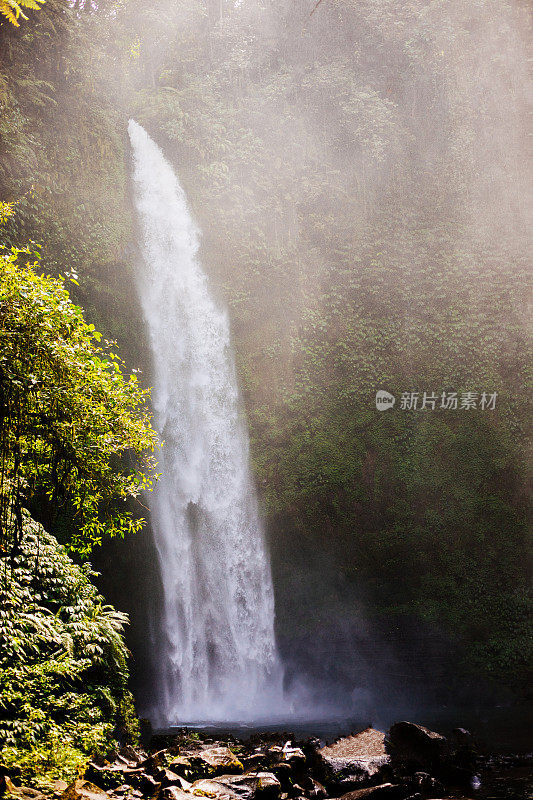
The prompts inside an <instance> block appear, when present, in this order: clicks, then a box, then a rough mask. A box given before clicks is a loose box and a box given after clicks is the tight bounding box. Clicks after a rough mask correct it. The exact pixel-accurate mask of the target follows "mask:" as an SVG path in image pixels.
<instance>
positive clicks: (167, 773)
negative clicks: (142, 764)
mask: <svg viewBox="0 0 533 800" xmlns="http://www.w3.org/2000/svg"><path fill="white" fill-rule="evenodd" d="M154 778H155V780H156V781H158V782H159V783H160V784H161V787H162V788H163V789H166V787H167V786H178V787H179V788H180V789H184V788H185V787H184V786H182V782H183V783H185V784H187V783H188V781H186V780H184V778H182V777H181V776H180V775H178V774H177V773H176V772H173V771H172V770H171V769H168V767H164V768H163V769H159V770H157V772H156V773H155V775H154ZM189 785H190V784H189Z"/></svg>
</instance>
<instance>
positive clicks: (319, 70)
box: [0, 0, 533, 724]
mask: <svg viewBox="0 0 533 800" xmlns="http://www.w3.org/2000/svg"><path fill="white" fill-rule="evenodd" d="M44 13H45V12H44V10H43V14H44ZM68 14H69V15H70V17H69V19H71V18H73V19H74V20H75V21H76V22H75V25H74V27H73V29H72V30H73V31H74V32H73V33H71V34H70V35H69V36H66V37H65V40H64V42H62V44H61V47H60V48H59V51H60V54H59V59H60V61H61V59H63V60H64V61H65V62H69V63H70V61H72V64H71V66H70V67H69V69H70V72H68V74H67V72H66V71H65V72H64V75H65V76H66V77H64V84H65V86H67V89H65V88H64V87H63V88H61V86H62V84H61V81H60V80H59V79H58V78H57V74H56V72H55V71H54V70H56V69H60V68H59V67H57V66H56V65H55V62H54V64H53V65H52V63H51V62H50V64H48V65H46V63H45V61H44V60H43V66H42V73H41V78H42V80H44V81H50V82H52V83H54V82H56V83H57V85H58V89H57V91H56V93H55V94H54V98H55V102H56V105H55V106H54V107H50V108H48V107H47V106H46V105H44V106H43V108H44V110H42V109H41V110H39V112H38V113H39V114H41V115H42V116H43V119H45V123H44V124H46V125H47V126H48V136H49V139H48V140H47V141H44V140H43V141H44V144H43V145H42V148H41V150H40V151H39V153H38V156H36V163H38V165H39V167H38V169H37V168H35V169H34V168H33V167H32V170H33V171H34V172H37V173H39V174H40V175H41V178H42V176H43V175H46V174H48V172H49V170H50V164H51V165H52V168H56V167H57V168H58V169H60V172H61V175H62V179H61V181H58V183H57V186H56V187H55V189H53V190H52V189H50V190H49V202H50V204H51V208H52V209H53V212H51V213H52V216H53V218H54V220H55V219H56V217H57V218H60V217H61V214H62V213H63V214H64V216H65V218H66V220H67V221H66V222H62V223H61V225H59V224H57V230H58V232H57V239H58V241H59V242H60V245H58V248H59V249H61V248H64V251H65V252H70V249H69V246H67V245H68V243H69V242H70V240H71V239H74V238H75V236H76V237H79V236H81V237H85V238H83V244H84V247H85V249H84V250H83V252H84V255H83V258H84V259H85V261H84V262H83V263H84V264H85V267H83V264H82V267H83V269H82V270H81V271H80V274H81V275H82V279H81V280H80V289H79V299H80V302H83V303H84V304H85V305H86V306H87V307H88V308H89V309H92V313H93V318H94V319H95V320H97V321H99V322H101V327H102V328H103V329H104V331H105V333H106V334H108V333H109V336H110V337H111V338H113V339H116V340H117V341H118V343H119V345H120V347H121V352H122V353H123V354H125V356H126V359H127V363H128V366H129V367H133V366H140V367H142V370H143V374H142V377H141V380H142V381H143V382H144V383H145V384H146V385H147V386H154V384H155V382H156V380H157V376H156V374H155V371H154V368H153V362H152V359H151V355H150V344H149V336H148V334H147V331H146V326H145V323H143V322H142V321H141V319H142V313H141V305H142V303H141V302H140V301H139V299H138V298H137V296H136V293H135V288H134V287H135V282H136V279H137V276H138V274H139V272H138V271H139V268H140V267H139V265H140V263H141V261H142V241H141V237H140V235H139V230H138V220H137V218H136V215H135V210H134V202H133V194H134V186H133V184H132V179H131V170H132V154H131V149H130V145H129V141H128V139H127V133H126V126H127V120H128V119H129V118H130V117H134V118H135V120H137V121H138V122H139V124H141V125H142V126H143V127H144V128H145V129H146V131H147V132H148V133H149V135H150V137H151V138H152V139H153V141H154V142H155V143H156V144H157V145H158V146H159V147H160V148H161V150H162V152H163V153H164V156H165V158H166V159H167V161H168V162H169V164H170V165H171V166H172V169H173V170H174V172H175V175H176V176H177V179H178V180H179V182H180V184H181V185H182V186H183V189H184V192H185V195H186V198H187V203H188V205H189V207H190V210H191V215H192V217H193V218H194V220H195V222H196V224H197V225H198V230H199V250H198V260H199V263H201V265H202V269H203V270H204V271H205V273H206V276H207V280H208V283H209V291H210V292H211V294H212V297H213V298H214V301H216V303H219V304H220V306H222V307H226V308H227V309H228V319H229V332H230V335H231V348H232V352H234V358H235V368H236V381H237V384H238V391H239V394H240V397H241V399H242V409H243V411H242V414H243V424H244V425H245V427H246V429H247V430H248V432H249V437H250V468H251V474H252V479H253V484H254V486H255V487H256V490H257V495H258V504H259V512H260V517H261V520H262V523H261V524H262V525H263V524H264V527H265V532H266V550H265V552H266V553H267V554H268V557H269V558H270V561H271V572H272V580H273V593H274V606H275V620H274V625H275V635H276V642H277V645H276V646H277V648H278V650H279V655H280V659H281V662H282V665H283V672H284V690H285V691H286V693H287V697H292V698H293V700H292V701H290V702H288V705H287V708H288V717H289V718H290V717H291V715H292V716H294V715H297V716H299V717H305V716H306V715H309V717H312V716H313V715H316V713H317V708H323V709H325V710H324V714H323V715H328V714H329V715H331V716H332V717H333V716H343V715H344V716H346V717H349V718H353V719H357V720H360V721H362V722H365V723H371V722H374V723H376V721H379V720H381V721H382V723H383V724H388V722H390V721H391V720H392V719H394V718H395V717H396V716H397V714H399V713H400V711H401V713H405V714H412V715H415V714H417V713H419V714H426V713H429V710H431V711H434V710H435V709H438V708H442V707H444V706H453V705H455V704H457V705H461V704H465V703H470V704H471V705H472V706H475V707H480V706H484V705H491V704H493V703H494V701H495V698H497V699H498V701H499V702H503V703H512V702H515V701H516V699H517V698H521V697H524V696H525V695H526V694H527V689H526V688H525V687H526V686H527V679H528V674H529V673H528V667H527V652H526V650H525V648H524V646H523V642H524V635H525V633H524V632H525V630H526V628H527V610H526V599H525V598H526V595H527V586H528V555H527V554H528V552H529V551H528V549H527V490H526V487H527V480H528V466H527V461H528V455H529V446H528V443H527V441H528V440H527V434H528V425H529V422H528V416H529V405H528V404H529V400H528V397H529V395H528V394H527V390H526V386H527V380H526V376H527V371H528V337H529V315H528V311H529V305H528V299H529V295H528V286H529V278H530V264H531V253H532V250H531V245H532V241H531V231H532V226H531V211H532V189H533V184H532V182H531V169H530V167H531V142H532V139H531V125H530V120H531V102H532V99H533V95H532V83H531V76H530V65H531V59H532V57H533V55H532V48H531V44H532V37H531V30H532V29H531V8H530V6H529V5H528V4H527V3H525V2H518V0H516V1H515V2H505V1H503V2H499V3H497V4H496V3H494V2H493V1H492V0H475V2H470V3H464V2H459V0H449V2H446V3H442V2H436V1H435V0H423V1H422V2H410V1H407V0H405V2H403V0H359V1H357V2H356V0H322V2H320V3H319V4H318V5H317V4H316V3H314V2H310V0H306V2H302V1H301V0H291V2H289V0H263V2H256V0H240V2H227V0H217V1H216V2H213V0H207V2H202V1H201V0H180V1H179V2H177V0H172V2H170V0H164V1H163V2H159V1H158V2H154V3H148V4H147V3H145V2H140V0H127V2H121V3H108V2H106V3H93V4H90V3H87V2H86V3H85V4H83V3H81V4H80V3H77V4H75V6H74V7H72V6H71V7H70V8H69V10H68ZM4 41H5V42H6V43H7V44H8V45H9V47H11V44H10V41H11V40H9V41H8V40H7V39H6V38H5V37H4ZM80 41H81V42H82V43H83V48H85V50H83V54H84V55H82V56H79V55H78V56H77V57H76V58H75V57H74V55H73V54H75V53H78V50H79V48H80V47H81V46H82V45H80ZM5 52H6V54H7V53H8V49H6V51H5ZM2 58H3V59H6V60H8V59H9V55H5V56H4V55H3V56H2ZM43 58H44V57H43ZM60 72H61V69H60ZM61 74H62V75H63V72H61ZM72 75H74V76H75V77H69V76H72ZM62 80H63V79H62ZM69 81H70V82H71V83H70V84H69ZM21 91H22V90H21ZM61 92H65V94H63V95H62V94H61ZM69 92H70V93H71V94H69ZM73 96H75V97H79V98H80V99H79V103H80V107H76V106H75V105H74V104H73V101H72V100H69V97H70V98H72V97H73ZM83 104H85V105H83ZM21 107H24V106H23V103H22V106H21ZM86 108H89V109H90V110H91V111H90V115H89V116H86ZM46 115H48V116H46ZM85 125H87V130H86V128H85ZM78 127H79V129H80V133H79V135H78V134H77V133H76V131H77V128H78ZM22 129H24V126H22ZM28 135H29V134H28ZM84 137H85V138H84ZM52 140H57V141H59V142H66V141H68V142H71V145H70V147H71V148H72V152H74V151H75V155H72V156H69V157H68V158H67V157H66V156H63V155H61V156H59V155H58V154H57V152H55V151H54V146H53V143H51V141H52ZM72 142H74V143H75V144H72ZM29 146H30V145H28V147H29ZM32 146H33V145H32ZM77 147H79V151H78V150H76V148H77ZM69 152H70V151H69ZM8 156H9V157H8V158H6V164H8V166H9V169H7V168H6V171H5V174H3V176H2V181H1V182H0V183H1V185H2V186H3V187H7V189H9V191H14V190H15V189H14V188H13V187H15V188H16V189H17V191H19V193H20V191H21V187H22V188H24V187H25V186H26V185H28V184H29V181H30V178H29V177H28V174H27V172H25V170H26V169H29V167H28V168H27V166H21V164H22V162H23V159H20V163H19V162H18V161H17V158H18V156H17V154H16V151H15V150H13V151H9V153H8ZM69 159H70V160H69ZM47 161H48V162H49V163H48V164H47V163H46V162H47ZM26 162H27V163H33V162H29V161H28V160H27V159H26ZM65 164H67V166H65ZM58 165H59V167H58ZM73 165H74V166H73ZM39 170H40V172H39ZM33 177H34V176H33ZM42 182H43V183H45V181H44V179H43V181H42ZM46 191H48V190H46ZM43 202H44V201H43ZM82 202H83V206H84V209H83V210H82V211H81V212H79V216H80V217H85V219H84V220H83V221H82V222H80V220H79V219H75V218H72V219H71V218H70V216H69V215H70V213H71V212H70V207H71V206H72V208H74V207H76V208H77V209H78V210H79V207H80V203H82ZM85 204H86V206H85ZM104 217H105V219H106V222H105V224H104V223H103V222H102V219H103V218H104ZM24 219H25V220H26V221H25V222H24V225H25V226H26V228H28V229H30V230H32V229H31V225H30V223H29V222H27V219H26V218H24ZM86 223H87V226H88V227H91V229H92V231H94V230H97V231H100V233H99V234H98V235H100V236H101V237H102V241H104V242H105V246H104V244H102V243H101V242H99V244H98V247H96V245H95V244H94V242H93V241H92V239H91V236H90V235H89V233H87V234H86V233H84V231H85V228H84V227H83V226H84V225H85V224H86ZM54 224H55V223H54ZM62 226H64V227H65V229H68V231H67V233H65V232H64V230H63V227H62ZM74 231H75V233H74ZM80 231H81V233H80ZM94 235H95V236H96V234H94ZM62 237H63V238H62ZM65 242H67V244H65ZM51 249H53V248H51ZM62 252H63V251H62ZM55 259H56V260H55V263H56V264H57V269H59V268H60V265H61V258H60V257H59V256H57V254H56V256H55ZM84 269H85V272H84V271H83V270H84ZM74 291H76V290H74ZM161 302H162V301H161ZM156 389H157V387H156ZM379 390H386V391H388V392H390V393H392V394H393V395H394V397H395V398H396V400H395V406H394V408H391V409H390V410H389V411H385V412H378V411H377V410H376V405H375V395H376V392H377V391H379ZM443 393H444V395H449V394H450V393H451V394H454V393H455V394H456V396H457V397H458V399H459V405H457V406H456V408H455V410H454V409H453V406H451V407H448V408H446V407H444V406H443V405H442V404H441V397H442V395H443ZM465 393H473V394H474V395H475V398H474V399H473V401H472V402H474V403H475V405H473V406H472V405H471V406H470V407H468V406H466V405H465V406H464V407H462V406H461V405H460V403H461V398H462V396H463V395H464V394H465ZM406 395H409V396H411V395H416V396H417V402H418V406H417V407H416V408H413V407H411V408H409V407H408V406H407V399H406V400H405V406H404V407H403V408H402V402H403V401H402V398H403V397H404V396H406ZM424 395H426V396H434V398H435V399H434V401H433V403H434V405H433V407H432V406H431V405H426V406H425V408H424V407H422V403H423V402H426V401H424V400H423V398H424ZM483 395H486V396H489V395H496V399H495V406H494V408H492V409H490V408H489V409H487V410H485V406H484V405H483V407H482V405H481V402H482V401H481V398H482V396H483ZM411 402H414V401H411ZM483 402H485V401H483ZM145 500H146V498H145ZM146 502H149V501H148V500H146ZM138 513H143V511H142V510H139V509H138ZM93 561H94V562H95V563H96V564H97V566H98V568H99V569H100V571H101V573H102V577H101V586H102V588H103V590H104V593H105V594H106V596H107V597H109V598H110V600H112V601H113V602H114V603H115V604H116V605H117V606H118V607H120V608H123V609H124V610H126V611H128V612H129V614H130V618H131V626H130V630H129V633H128V636H129V644H130V648H131V650H132V653H133V687H134V690H135V694H136V699H137V702H138V706H139V708H140V709H141V712H142V713H145V714H147V715H149V714H150V709H151V708H153V705H154V698H157V697H158V696H159V688H160V687H159V688H158V680H160V678H161V671H160V663H159V662H160V659H161V646H162V645H161V642H162V641H163V639H164V634H163V633H162V630H163V627H164V626H167V628H168V619H167V620H166V621H165V620H164V619H163V618H164V616H165V612H164V611H163V608H164V601H163V598H164V594H165V593H164V586H163V585H162V580H163V579H162V577H161V572H160V569H159V567H158V564H157V548H156V545H155V543H154V537H153V531H152V530H151V529H150V523H149V522H148V525H147V527H146V529H145V530H144V532H143V533H142V534H141V535H140V536H139V537H138V539H137V540H136V541H135V543H128V542H127V541H126V542H111V543H109V544H107V545H105V546H104V547H103V548H102V549H101V550H100V551H99V552H97V553H95V554H94V556H93ZM148 576H149V577H148ZM163 582H164V580H163ZM167 636H168V632H167ZM291 703H292V705H291ZM291 709H292V710H291ZM167 721H168V720H167ZM176 722H178V720H176Z"/></svg>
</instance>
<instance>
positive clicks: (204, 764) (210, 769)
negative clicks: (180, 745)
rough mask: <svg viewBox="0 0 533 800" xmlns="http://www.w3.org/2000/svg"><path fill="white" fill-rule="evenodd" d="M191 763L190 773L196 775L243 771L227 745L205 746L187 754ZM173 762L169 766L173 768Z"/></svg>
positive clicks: (207, 775)
mask: <svg viewBox="0 0 533 800" xmlns="http://www.w3.org/2000/svg"><path fill="white" fill-rule="evenodd" d="M187 757H188V761H189V763H190V765H191V773H192V774H193V775H194V774H196V775H197V777H200V776H206V777H215V776H217V775H233V774H238V773H240V772H244V766H243V764H242V762H241V761H239V759H238V758H237V756H236V755H235V754H234V753H232V752H231V750H230V749H229V747H206V748H204V749H203V750H198V751H197V752H195V753H188V754H187ZM174 763H175V762H172V765H171V768H172V770H173V771H175V772H177V770H174V767H173V765H174Z"/></svg>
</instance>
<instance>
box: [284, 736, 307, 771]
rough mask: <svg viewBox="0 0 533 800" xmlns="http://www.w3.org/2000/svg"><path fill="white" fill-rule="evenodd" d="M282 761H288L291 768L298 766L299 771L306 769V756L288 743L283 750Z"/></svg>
mask: <svg viewBox="0 0 533 800" xmlns="http://www.w3.org/2000/svg"><path fill="white" fill-rule="evenodd" d="M282 761H286V762H287V763H288V764H290V765H291V766H296V767H297V768H299V769H303V768H305V762H306V758H305V754H304V751H303V750H301V749H300V748H299V747H291V746H290V743H289V742H287V744H286V745H285V747H284V748H283V750H282Z"/></svg>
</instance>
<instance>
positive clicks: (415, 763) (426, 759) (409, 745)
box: [385, 722, 450, 772]
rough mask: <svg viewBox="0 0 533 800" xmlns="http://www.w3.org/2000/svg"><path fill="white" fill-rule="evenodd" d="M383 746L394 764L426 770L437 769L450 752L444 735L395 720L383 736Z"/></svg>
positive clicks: (411, 723)
mask: <svg viewBox="0 0 533 800" xmlns="http://www.w3.org/2000/svg"><path fill="white" fill-rule="evenodd" d="M385 748H386V751H387V753H388V754H389V755H390V757H391V760H392V763H393V764H394V766H401V767H402V768H403V769H407V770H419V769H422V770H424V771H427V772H434V771H435V770H438V769H439V767H441V765H442V764H443V763H444V762H445V760H446V759H447V758H448V756H449V752H450V748H449V745H448V741H447V739H446V738H445V737H444V736H441V735H440V733H435V731H430V730H429V728H424V727H423V726H422V725H415V724H414V723H413V722H396V723H395V724H394V725H393V726H392V727H391V728H390V730H389V732H388V734H387V736H386V737H385Z"/></svg>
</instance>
